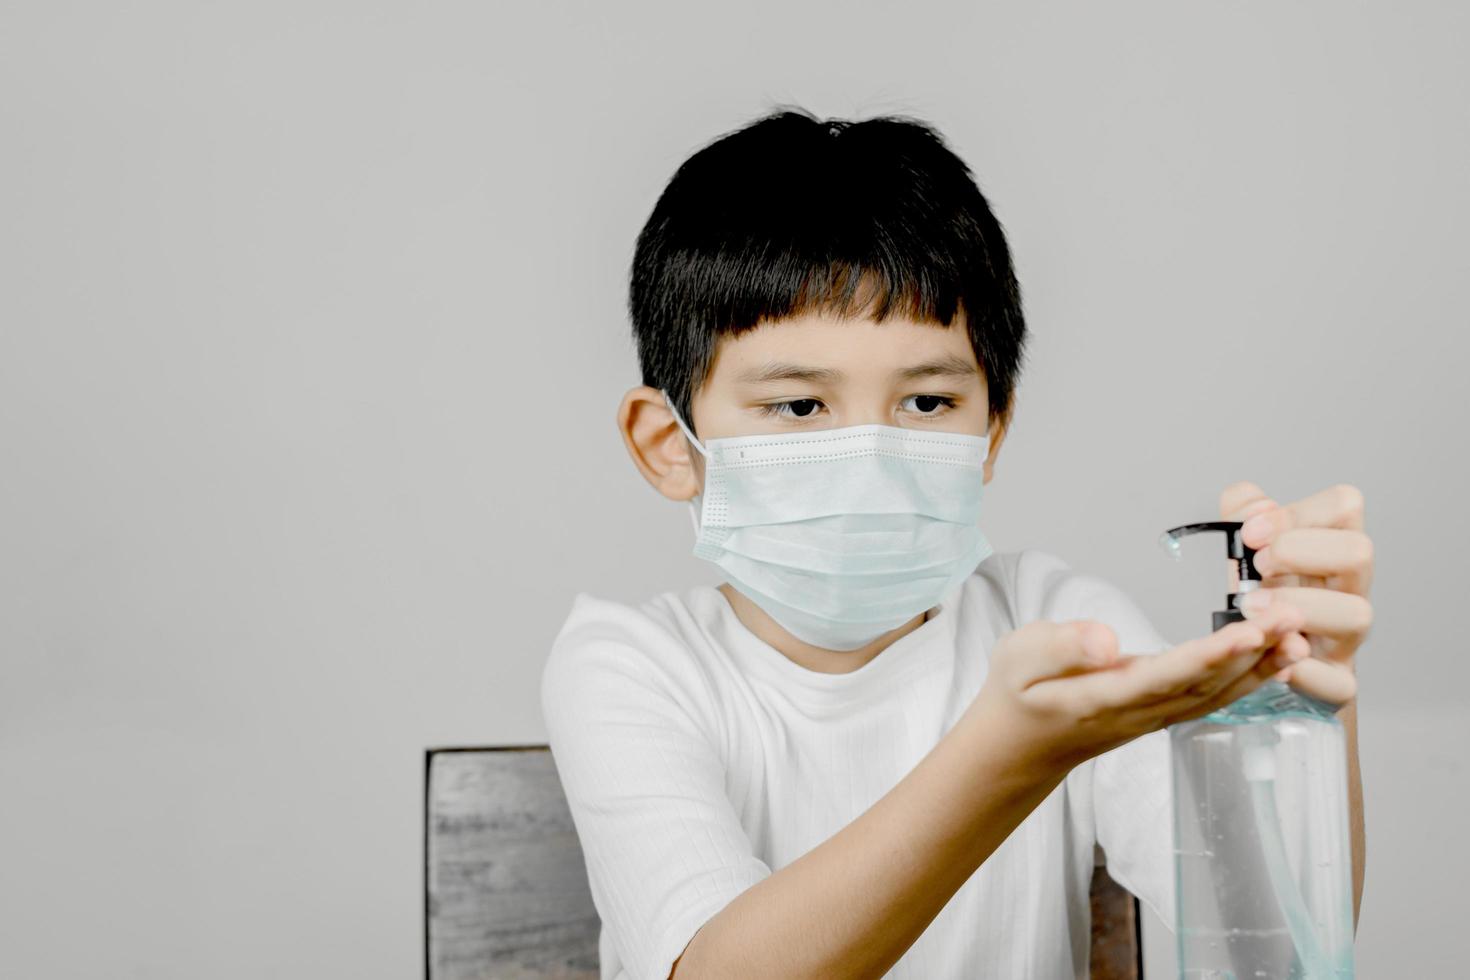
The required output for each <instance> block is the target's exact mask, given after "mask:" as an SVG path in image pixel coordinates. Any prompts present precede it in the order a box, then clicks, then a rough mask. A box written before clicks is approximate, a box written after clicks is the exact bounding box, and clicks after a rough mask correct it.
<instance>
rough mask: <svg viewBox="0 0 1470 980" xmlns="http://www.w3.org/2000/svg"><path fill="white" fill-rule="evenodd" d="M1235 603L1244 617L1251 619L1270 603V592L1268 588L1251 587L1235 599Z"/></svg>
mask: <svg viewBox="0 0 1470 980" xmlns="http://www.w3.org/2000/svg"><path fill="white" fill-rule="evenodd" d="M1235 604H1236V606H1237V607H1238V608H1239V609H1240V611H1241V613H1242V614H1243V615H1244V616H1245V618H1246V619H1252V618H1254V617H1256V616H1259V615H1260V614H1261V612H1262V611H1263V610H1264V609H1265V608H1266V607H1267V606H1269V605H1270V604H1271V592H1270V590H1268V589H1252V590H1251V591H1249V592H1247V593H1246V594H1245V595H1243V596H1241V597H1240V598H1239V599H1237V600H1236V602H1235Z"/></svg>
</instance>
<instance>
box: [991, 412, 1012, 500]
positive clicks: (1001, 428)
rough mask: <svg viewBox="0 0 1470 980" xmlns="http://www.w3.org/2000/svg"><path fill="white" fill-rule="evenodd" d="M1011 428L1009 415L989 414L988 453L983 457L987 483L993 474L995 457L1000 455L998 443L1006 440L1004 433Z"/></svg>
mask: <svg viewBox="0 0 1470 980" xmlns="http://www.w3.org/2000/svg"><path fill="white" fill-rule="evenodd" d="M1010 428H1011V416H1010V414H1009V413H1007V414H1006V415H1004V416H994V415H992V416H991V421H990V453H989V455H987V456H986V457H985V482H986V483H989V482H990V479H991V477H993V476H994V475H995V458H996V457H997V456H999V455H1000V444H1001V443H1003V442H1005V441H1006V433H1007V432H1009V431H1010Z"/></svg>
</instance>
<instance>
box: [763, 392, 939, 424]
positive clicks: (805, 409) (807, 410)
mask: <svg viewBox="0 0 1470 980" xmlns="http://www.w3.org/2000/svg"><path fill="white" fill-rule="evenodd" d="M910 399H912V400H913V401H914V408H913V411H914V412H916V413H917V414H919V415H923V416H935V415H942V414H944V412H945V411H948V410H949V409H951V408H954V406H955V400H954V399H953V398H946V397H945V396H944V395H909V396H908V398H905V399H904V401H905V402H907V401H909V400H910ZM821 404H822V403H821V401H819V400H818V399H816V398H794V399H792V400H791V401H786V402H772V403H771V404H769V405H761V406H759V407H760V412H761V414H762V415H773V416H778V417H783V418H798V419H806V418H811V417H812V416H813V415H814V414H816V411H817V406H819V405H821ZM788 408H789V409H790V412H787V411H786V409H788Z"/></svg>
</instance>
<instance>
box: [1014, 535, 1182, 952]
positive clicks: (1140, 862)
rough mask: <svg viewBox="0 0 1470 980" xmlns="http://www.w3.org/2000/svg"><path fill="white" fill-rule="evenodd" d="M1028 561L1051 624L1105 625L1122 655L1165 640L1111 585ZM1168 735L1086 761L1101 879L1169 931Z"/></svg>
mask: <svg viewBox="0 0 1470 980" xmlns="http://www.w3.org/2000/svg"><path fill="white" fill-rule="evenodd" d="M1028 559H1029V565H1030V567H1029V570H1027V571H1023V572H1022V573H1021V574H1023V575H1026V576H1027V578H1029V579H1030V580H1031V581H1033V582H1039V583H1041V584H1042V585H1043V592H1044V595H1045V598H1044V599H1043V600H1042V605H1043V610H1044V611H1043V615H1042V616H1041V617H1040V618H1046V619H1053V620H1057V621H1062V620H1067V619H1092V620H1097V621H1099V622H1102V623H1106V624H1107V625H1108V626H1110V627H1112V629H1113V632H1114V633H1115V634H1117V637H1118V648H1119V650H1121V651H1122V652H1124V653H1140V654H1141V653H1161V652H1163V651H1165V650H1168V649H1169V648H1171V647H1172V646H1174V644H1172V643H1170V642H1169V641H1168V640H1166V639H1165V638H1164V637H1163V636H1162V635H1161V634H1160V633H1159V631H1158V630H1157V629H1156V628H1155V627H1154V625H1153V623H1152V622H1150V620H1149V618H1148V616H1147V615H1146V614H1145V613H1144V612H1143V610H1142V609H1141V608H1139V606H1138V604H1137V603H1136V602H1134V600H1133V599H1132V598H1131V597H1130V596H1129V595H1128V594H1127V593H1126V592H1124V591H1123V590H1122V589H1121V588H1119V587H1118V586H1117V585H1116V584H1115V583H1113V582H1112V581H1110V580H1108V579H1106V578H1103V577H1101V576H1099V575H1094V574H1090V573H1086V572H1080V571H1077V570H1075V569H1072V568H1070V567H1069V566H1067V565H1066V563H1065V562H1063V561H1062V560H1061V559H1060V558H1057V557H1056V556H1054V555H1050V554H1047V553H1045V552H1036V551H1029V552H1026V553H1024V554H1023V555H1022V562H1023V566H1024V565H1025V564H1026V563H1027V561H1028ZM1170 764H1171V761H1170V752H1169V734H1168V732H1167V731H1163V730H1161V731H1154V732H1149V733H1148V734H1147V735H1143V736H1140V737H1139V738H1136V739H1133V740H1132V741H1131V742H1127V743H1125V744H1124V745H1120V746H1119V747H1118V748H1116V749H1113V750H1112V751H1110V752H1104V753H1103V754H1102V755H1099V756H1097V757H1096V758H1095V759H1093V760H1092V767H1093V769H1092V817H1093V830H1094V835H1095V840H1096V841H1097V843H1098V844H1100V845H1101V846H1102V849H1103V852H1104V854H1105V855H1106V856H1107V867H1108V875H1109V876H1110V877H1112V879H1113V880H1114V881H1116V882H1118V884H1120V885H1122V886H1123V887H1124V888H1127V889H1128V890H1129V891H1130V892H1132V893H1133V894H1134V895H1136V896H1138V898H1139V900H1140V901H1141V902H1143V903H1144V904H1145V905H1147V906H1148V907H1149V908H1150V909H1151V910H1153V912H1154V914H1155V915H1157V916H1158V917H1159V918H1160V919H1161V920H1162V921H1163V922H1164V923H1165V924H1166V925H1167V926H1168V927H1169V928H1170V929H1171V930H1172V929H1173V928H1174V824H1173V818H1174V812H1173V792H1172V787H1171V784H1170V779H1171V774H1170Z"/></svg>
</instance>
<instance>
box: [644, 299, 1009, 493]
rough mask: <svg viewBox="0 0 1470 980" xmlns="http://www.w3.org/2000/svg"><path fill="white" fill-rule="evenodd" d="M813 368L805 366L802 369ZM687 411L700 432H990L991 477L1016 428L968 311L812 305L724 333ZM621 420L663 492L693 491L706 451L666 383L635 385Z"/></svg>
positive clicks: (705, 436) (700, 480)
mask: <svg viewBox="0 0 1470 980" xmlns="http://www.w3.org/2000/svg"><path fill="white" fill-rule="evenodd" d="M797 370H799V371H802V372H806V373H807V374H806V376H801V375H794V374H793V372H794V371H797ZM690 414H691V415H692V416H693V418H690V419H686V420H685V421H687V422H688V423H689V424H690V425H691V426H692V428H693V429H694V432H695V434H696V435H697V436H698V437H699V441H700V442H701V443H706V442H707V440H709V439H718V438H723V437H730V436H747V435H760V434H767V433H781V432H810V431H815V430H821V429H835V428H840V427H843V426H849V425H866V424H869V423H879V424H882V425H892V426H897V427H900V428H908V429H919V430H928V431H938V432H962V433H965V434H968V435H984V434H986V433H987V432H988V433H989V436H990V454H989V456H988V457H987V459H986V461H985V482H986V483H989V482H990V479H991V475H992V471H993V466H994V463H995V458H996V455H997V454H998V452H999V451H1000V446H1001V442H1002V441H1003V440H1004V437H1005V426H1004V425H1003V424H1002V423H1001V421H1000V420H999V419H992V418H990V414H989V393H988V389H987V387H986V383H985V378H984V375H983V372H982V371H981V370H980V365H979V364H978V362H977V361H976V359H975V352H974V349H973V348H972V346H971V344H970V338H969V334H968V332H967V330H966V327H965V324H964V321H963V318H956V319H955V320H954V321H953V322H952V323H951V325H950V326H949V327H941V326H938V325H936V324H932V323H921V322H917V321H913V320H906V319H903V318H901V317H892V318H890V319H888V320H887V321H885V322H883V323H876V322H874V321H872V320H870V319H840V318H837V317H836V316H835V315H832V314H810V315H803V316H800V317H793V318H790V319H785V320H780V321H775V322H767V323H763V324H761V325H760V326H758V327H756V328H755V329H753V330H750V331H747V332H746V333H743V334H741V335H740V336H739V337H734V338H730V337H723V338H721V339H720V342H719V346H718V348H717V349H716V354H715V361H714V365H713V368H712V370H711V372H710V376H709V378H708V380H707V381H706V383H705V385H704V386H703V387H702V388H701V389H700V390H699V391H698V392H696V393H695V394H694V397H693V404H692V405H691V412H690ZM618 425H619V428H620V430H621V431H622V433H623V438H624V442H625V443H626V445H627V447H628V451H629V453H630V454H631V455H632V457H633V461H634V463H635V465H637V466H638V468H639V470H640V471H641V472H642V473H643V475H644V476H645V478H647V479H648V481H649V482H650V483H652V484H653V485H654V487H655V488H657V489H658V490H659V492H661V493H663V494H664V495H665V496H667V497H669V498H671V499H673V500H688V499H690V498H691V497H693V496H694V495H695V494H696V493H699V492H700V488H701V487H702V486H703V484H704V466H703V461H704V457H703V456H701V455H699V453H698V452H697V451H696V450H695V449H694V448H693V447H692V446H690V445H689V444H688V441H687V440H686V439H685V438H684V434H683V432H682V431H681V430H680V429H679V427H678V425H677V424H676V423H675V421H674V416H673V413H672V412H670V411H669V410H668V409H667V408H666V407H665V406H664V401H663V397H662V396H661V395H660V394H659V392H658V391H657V389H654V388H650V387H647V386H641V385H640V386H639V387H637V388H634V389H633V390H632V391H629V392H628V393H627V395H625V396H624V398H623V402H622V405H621V406H620V407H619V411H618Z"/></svg>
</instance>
